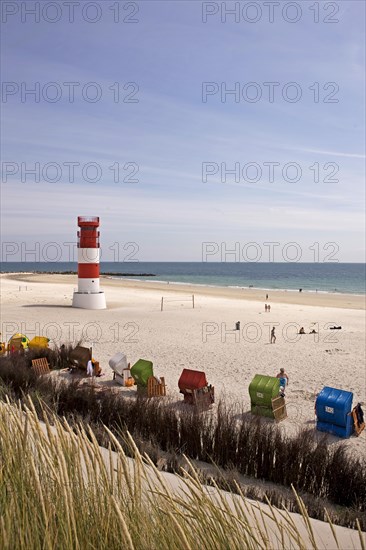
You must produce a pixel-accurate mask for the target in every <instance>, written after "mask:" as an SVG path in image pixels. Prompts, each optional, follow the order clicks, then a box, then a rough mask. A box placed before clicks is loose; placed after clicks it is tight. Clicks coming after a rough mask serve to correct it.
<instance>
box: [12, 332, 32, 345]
mask: <svg viewBox="0 0 366 550" xmlns="http://www.w3.org/2000/svg"><path fill="white" fill-rule="evenodd" d="M28 344H29V338H27V337H26V336H25V334H20V333H19V332H17V333H16V334H13V336H12V337H11V338H10V340H9V342H8V346H9V348H11V347H12V346H14V348H15V349H20V347H21V346H22V347H23V348H24V349H25V348H27V347H28Z"/></svg>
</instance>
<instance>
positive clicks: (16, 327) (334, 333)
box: [1, 274, 366, 454]
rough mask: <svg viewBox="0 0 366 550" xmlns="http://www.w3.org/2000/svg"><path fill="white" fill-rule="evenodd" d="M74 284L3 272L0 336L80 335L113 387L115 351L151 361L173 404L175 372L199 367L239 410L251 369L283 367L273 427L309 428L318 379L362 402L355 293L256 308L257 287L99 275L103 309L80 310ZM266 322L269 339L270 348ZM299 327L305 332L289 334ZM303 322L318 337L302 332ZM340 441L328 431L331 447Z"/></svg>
mask: <svg viewBox="0 0 366 550" xmlns="http://www.w3.org/2000/svg"><path fill="white" fill-rule="evenodd" d="M76 286H77V278H76V276H75V275H52V274H3V275H2V276H1V332H2V339H4V340H5V339H8V338H9V337H10V336H11V335H12V334H13V333H15V332H21V333H24V334H26V335H27V336H28V337H29V338H32V337H33V336H35V335H36V334H37V335H44V336H48V337H49V338H50V339H51V340H53V341H54V342H56V343H57V344H59V343H61V342H77V341H80V340H82V341H83V342H84V344H87V345H93V355H94V357H95V358H96V359H97V360H99V362H100V365H101V367H102V369H103V372H104V376H103V377H102V378H100V379H99V381H98V383H100V384H102V385H108V386H112V385H114V384H113V382H112V380H111V379H112V371H111V369H110V368H109V366H108V360H109V359H110V358H111V357H112V356H113V355H114V354H115V353H117V352H118V351H123V352H125V353H126V354H127V357H128V361H130V362H131V364H133V363H134V362H135V361H136V360H137V359H139V358H144V359H150V360H151V361H153V363H154V372H155V374H157V375H159V376H165V380H166V383H167V388H168V394H169V395H170V396H171V397H172V398H173V399H175V398H176V399H177V400H181V399H182V396H181V395H180V394H179V390H178V379H179V376H180V373H181V372H182V369H183V368H185V367H186V368H192V369H197V370H204V371H205V372H206V375H207V379H208V382H209V383H211V384H213V385H214V386H215V392H216V397H217V400H219V399H220V398H221V399H225V400H226V402H229V403H232V404H237V405H238V406H240V407H243V409H244V410H248V409H249V407H250V401H249V394H248V386H249V383H250V382H251V380H252V378H253V377H254V375H255V374H267V375H276V374H277V372H278V371H279V368H280V367H284V368H285V369H286V372H287V373H288V376H289V386H288V389H287V392H286V397H287V411H288V419H287V420H285V421H284V422H282V423H281V427H282V426H283V429H286V430H288V431H289V433H291V432H293V431H294V430H297V429H299V428H301V427H308V428H309V427H314V401H315V396H316V394H317V393H318V392H319V391H320V390H321V389H322V388H323V386H325V385H329V386H332V387H336V388H340V389H344V390H348V391H351V392H353V393H354V404H356V403H357V402H363V403H365V402H366V393H365V388H366V376H365V311H364V310H365V300H364V297H361V296H354V295H341V294H325V293H324V294H323V293H306V292H303V293H299V292H290V291H287V292H284V291H268V294H269V299H268V301H267V303H270V304H271V312H270V313H265V310H264V304H265V301H266V300H265V294H266V291H261V290H255V289H232V288H219V287H203V286H191V285H178V284H168V283H156V282H145V281H136V280H117V279H110V278H102V279H101V287H102V288H103V289H104V290H105V293H106V299H107V305H108V309H107V310H100V311H87V310H82V309H74V308H72V307H71V300H72V293H73V289H74V288H76ZM192 294H194V296H195V307H194V309H193V307H192V300H191V299H190V297H191V296H192ZM162 297H164V309H163V311H161V298H162ZM238 321H240V323H241V329H240V331H235V330H234V329H235V323H236V322H238ZM273 326H275V329H276V335H277V339H276V343H275V344H270V339H269V334H270V330H271V328H272V327H273ZM330 326H341V327H342V329H341V330H330V328H329V327H330ZM300 327H304V329H305V332H306V334H304V335H301V336H300V335H298V334H297V332H298V330H299V328H300ZM312 328H315V329H316V332H317V334H309V332H310V330H311V329H312ZM121 391H126V395H129V394H130V393H131V391H132V390H129V389H127V388H126V389H122V388H121ZM133 391H134V390H133ZM128 392H129V393H128ZM318 435H319V432H314V436H318ZM365 437H366V436H365V432H364V433H363V434H362V435H361V436H360V437H359V438H356V437H352V438H351V439H350V440H349V445H350V446H351V447H352V449H354V451H355V452H357V453H360V454H361V453H362V454H366V445H365ZM340 441H341V440H339V439H338V438H335V437H331V442H332V444H337V443H338V442H340Z"/></svg>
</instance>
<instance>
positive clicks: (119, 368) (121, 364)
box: [109, 352, 128, 376]
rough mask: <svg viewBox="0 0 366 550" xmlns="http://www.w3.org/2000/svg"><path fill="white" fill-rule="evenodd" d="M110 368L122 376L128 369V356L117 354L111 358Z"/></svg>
mask: <svg viewBox="0 0 366 550" xmlns="http://www.w3.org/2000/svg"><path fill="white" fill-rule="evenodd" d="M109 366H110V367H111V369H112V370H113V371H114V372H116V373H117V374H119V375H120V376H122V372H123V371H124V370H125V369H127V368H128V363H127V357H126V355H125V354H124V353H122V352H119V353H116V355H113V357H111V358H110V360H109Z"/></svg>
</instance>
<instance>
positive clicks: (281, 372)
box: [276, 367, 289, 389]
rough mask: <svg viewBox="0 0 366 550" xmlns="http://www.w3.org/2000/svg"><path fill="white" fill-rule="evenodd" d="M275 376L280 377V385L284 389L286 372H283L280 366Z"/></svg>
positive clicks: (286, 379) (287, 379) (286, 384)
mask: <svg viewBox="0 0 366 550" xmlns="http://www.w3.org/2000/svg"><path fill="white" fill-rule="evenodd" d="M276 378H279V379H280V385H281V386H282V387H283V389H285V387H286V386H288V381H289V378H288V374H287V373H286V372H285V369H284V368H283V367H282V368H281V369H280V372H279V373H278V374H277V375H276Z"/></svg>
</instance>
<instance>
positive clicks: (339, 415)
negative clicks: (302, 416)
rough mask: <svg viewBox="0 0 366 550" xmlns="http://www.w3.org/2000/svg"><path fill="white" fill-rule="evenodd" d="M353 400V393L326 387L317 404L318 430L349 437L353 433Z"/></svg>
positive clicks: (317, 399)
mask: <svg viewBox="0 0 366 550" xmlns="http://www.w3.org/2000/svg"><path fill="white" fill-rule="evenodd" d="M352 400H353V393H352V392H349V391H345V390H338V389H336V388H330V387H329V386H324V388H323V389H322V390H321V392H320V393H319V395H318V397H317V398H316V402H315V412H316V416H317V429H318V430H319V431H321V432H328V433H332V434H335V435H338V436H339V437H349V436H350V435H351V434H352V432H353V417H352V414H351V411H352Z"/></svg>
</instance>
